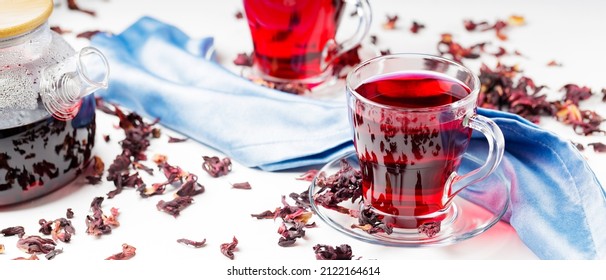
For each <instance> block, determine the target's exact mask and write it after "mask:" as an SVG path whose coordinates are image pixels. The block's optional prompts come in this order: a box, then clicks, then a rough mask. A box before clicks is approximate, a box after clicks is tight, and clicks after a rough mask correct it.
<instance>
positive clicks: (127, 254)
mask: <svg viewBox="0 0 606 280" xmlns="http://www.w3.org/2000/svg"><path fill="white" fill-rule="evenodd" d="M136 251H137V248H135V247H133V246H131V245H128V244H126V243H124V244H122V252H120V253H117V254H114V255H111V256H109V257H107V258H105V259H106V260H128V259H131V258H132V257H134V256H135V255H136Z"/></svg>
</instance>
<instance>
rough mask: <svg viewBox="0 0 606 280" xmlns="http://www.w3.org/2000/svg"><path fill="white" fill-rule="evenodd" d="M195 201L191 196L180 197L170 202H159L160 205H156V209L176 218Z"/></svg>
mask: <svg viewBox="0 0 606 280" xmlns="http://www.w3.org/2000/svg"><path fill="white" fill-rule="evenodd" d="M193 201H194V199H193V198H191V197H189V196H180V197H176V198H175V199H173V200H171V201H168V202H165V201H164V200H160V201H158V204H156V208H158V210H160V211H164V212H166V213H168V214H171V215H172V216H173V217H175V218H176V217H177V216H179V214H180V213H181V211H182V210H183V209H185V208H186V207H187V206H189V205H190V204H191V203H192V202H193Z"/></svg>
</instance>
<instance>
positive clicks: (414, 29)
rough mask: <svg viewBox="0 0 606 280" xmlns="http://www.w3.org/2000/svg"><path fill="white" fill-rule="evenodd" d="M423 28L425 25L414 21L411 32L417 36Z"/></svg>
mask: <svg viewBox="0 0 606 280" xmlns="http://www.w3.org/2000/svg"><path fill="white" fill-rule="evenodd" d="M423 28H425V25H424V24H422V23H419V22H417V21H413V22H412V25H411V26H410V32H412V33H414V34H417V33H419V31H420V30H421V29H423Z"/></svg>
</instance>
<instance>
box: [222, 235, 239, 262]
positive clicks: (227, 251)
mask: <svg viewBox="0 0 606 280" xmlns="http://www.w3.org/2000/svg"><path fill="white" fill-rule="evenodd" d="M236 246H238V239H236V237H235V236H234V237H233V239H232V241H231V242H230V243H223V244H221V246H220V248H221V253H222V254H223V255H225V256H226V257H228V258H230V259H232V260H233V259H234V250H235V249H236Z"/></svg>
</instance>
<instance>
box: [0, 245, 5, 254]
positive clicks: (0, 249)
mask: <svg viewBox="0 0 606 280" xmlns="http://www.w3.org/2000/svg"><path fill="white" fill-rule="evenodd" d="M0 254H4V245H3V244H0Z"/></svg>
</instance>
